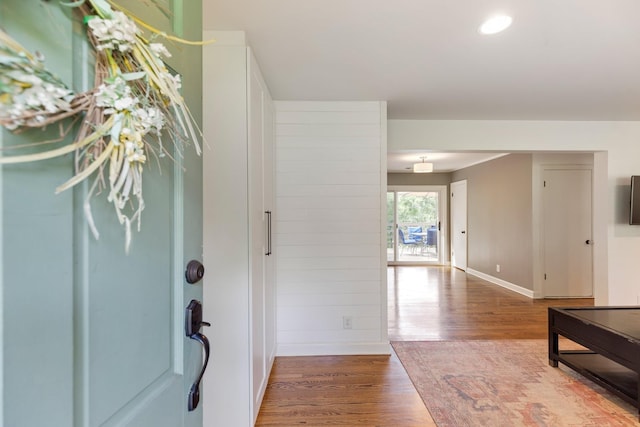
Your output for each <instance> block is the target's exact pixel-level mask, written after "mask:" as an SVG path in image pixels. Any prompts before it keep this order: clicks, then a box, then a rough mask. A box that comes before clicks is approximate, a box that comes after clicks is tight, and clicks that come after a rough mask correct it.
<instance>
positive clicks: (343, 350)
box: [276, 342, 391, 356]
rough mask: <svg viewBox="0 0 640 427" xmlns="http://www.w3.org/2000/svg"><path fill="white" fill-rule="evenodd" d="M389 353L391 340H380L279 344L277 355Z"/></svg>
mask: <svg viewBox="0 0 640 427" xmlns="http://www.w3.org/2000/svg"><path fill="white" fill-rule="evenodd" d="M389 354H391V345H390V344H389V342H380V343H327V344H278V351H277V353H276V356H355V355H389Z"/></svg>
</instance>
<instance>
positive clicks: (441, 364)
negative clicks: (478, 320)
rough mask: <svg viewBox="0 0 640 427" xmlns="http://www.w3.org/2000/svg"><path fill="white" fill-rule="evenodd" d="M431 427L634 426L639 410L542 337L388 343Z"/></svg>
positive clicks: (637, 423)
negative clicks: (559, 360) (562, 358)
mask: <svg viewBox="0 0 640 427" xmlns="http://www.w3.org/2000/svg"><path fill="white" fill-rule="evenodd" d="M392 344H393V348H394V349H395V351H396V353H397V355H398V357H399V358H400V360H401V361H402V364H403V365H404V367H405V369H406V370H407V373H408V374H409V377H410V378H411V380H412V381H413V384H414V385H415V387H416V389H417V390H418V393H420V396H421V397H422V400H423V401H424V403H425V405H426V406H427V408H428V409H429V412H430V413H431V416H432V417H433V419H434V421H435V422H436V424H437V425H438V427H464V426H483V427H485V426H499V427H502V426H504V427H507V426H508V427H512V426H536V427H541V426H548V427H559V426H571V427H574V426H575V427H591V426H593V427H604V426H638V425H640V423H639V422H638V412H637V410H636V409H635V408H634V407H633V406H632V405H629V404H628V403H626V402H624V401H623V400H621V399H619V398H618V397H616V396H614V395H612V394H611V393H609V392H608V391H606V390H605V389H603V388H602V387H600V386H598V385H596V384H594V383H593V382H591V381H589V380H587V379H586V378H584V377H582V376H580V375H579V374H577V373H575V372H573V371H572V370H571V369H569V368H567V367H565V366H563V365H562V364H561V365H560V368H552V367H551V366H549V363H548V353H547V351H548V350H547V341H546V340H501V341H428V342H425V341H418V342H393V343H392Z"/></svg>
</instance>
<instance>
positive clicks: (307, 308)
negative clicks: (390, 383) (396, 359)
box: [275, 102, 389, 355]
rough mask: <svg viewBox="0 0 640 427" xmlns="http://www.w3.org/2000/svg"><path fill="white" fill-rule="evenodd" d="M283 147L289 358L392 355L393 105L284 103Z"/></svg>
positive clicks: (283, 289) (280, 191)
mask: <svg viewBox="0 0 640 427" xmlns="http://www.w3.org/2000/svg"><path fill="white" fill-rule="evenodd" d="M276 147H277V148H276V152H277V162H276V197H277V202H276V204H277V212H278V222H277V248H276V251H275V252H276V254H277V257H278V258H277V261H278V262H277V265H278V272H277V276H278V348H279V350H278V352H279V354H286V355H295V354H299V355H308V354H354V353H356V352H357V353H388V352H389V346H388V338H387V327H386V274H384V262H385V261H384V259H383V257H382V251H381V248H383V247H384V245H385V244H386V235H385V234H384V233H383V224H382V221H383V212H382V207H383V206H384V203H383V198H384V197H383V196H385V195H386V167H385V164H386V163H385V160H384V159H385V158H386V105H385V103H378V102H318V103H317V102H276ZM345 316H346V317H350V318H351V320H352V328H351V329H345V328H344V327H343V326H344V325H343V318H344V317H345Z"/></svg>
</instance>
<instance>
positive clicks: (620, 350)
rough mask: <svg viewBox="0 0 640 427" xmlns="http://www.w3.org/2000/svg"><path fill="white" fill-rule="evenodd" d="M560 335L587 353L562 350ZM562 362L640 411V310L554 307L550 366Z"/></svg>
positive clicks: (550, 342) (550, 327) (551, 310)
mask: <svg viewBox="0 0 640 427" xmlns="http://www.w3.org/2000/svg"><path fill="white" fill-rule="evenodd" d="M558 336H563V337H565V338H568V339H570V340H571V341H574V342H576V343H578V344H580V345H582V346H584V347H586V348H587V350H561V349H560V348H559V346H558ZM558 362H561V363H563V364H564V365H567V366H568V367H570V368H572V369H573V370H575V371H577V372H579V373H580V374H582V375H584V376H585V377H587V378H589V379H590V380H592V381H593V382H595V383H597V384H600V385H601V386H603V387H605V388H607V389H608V390H610V391H612V392H613V393H615V394H616V395H617V396H619V397H621V398H622V399H624V400H626V401H627V402H630V403H631V404H632V405H634V406H635V407H636V408H638V409H639V410H640V399H639V396H640V388H639V387H640V386H639V384H640V382H639V381H638V374H639V373H640V307H566V308H558V307H550V308H549V364H550V365H551V366H554V367H557V366H558Z"/></svg>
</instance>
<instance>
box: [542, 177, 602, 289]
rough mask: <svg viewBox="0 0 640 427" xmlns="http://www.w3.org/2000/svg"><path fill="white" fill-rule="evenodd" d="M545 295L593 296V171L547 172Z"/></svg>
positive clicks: (545, 188) (545, 191) (545, 193)
mask: <svg viewBox="0 0 640 427" xmlns="http://www.w3.org/2000/svg"><path fill="white" fill-rule="evenodd" d="M544 181H545V186H544V189H543V191H544V196H543V197H544V199H543V200H544V219H543V221H544V245H543V247H544V263H545V278H546V279H545V282H544V283H545V296H547V297H591V296H593V266H592V264H593V259H592V257H593V252H592V249H591V248H592V245H591V229H592V224H591V210H592V202H591V170H587V169H582V170H577V169H573V170H567V169H565V170H559V169H556V170H553V169H547V170H545V171H544Z"/></svg>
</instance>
